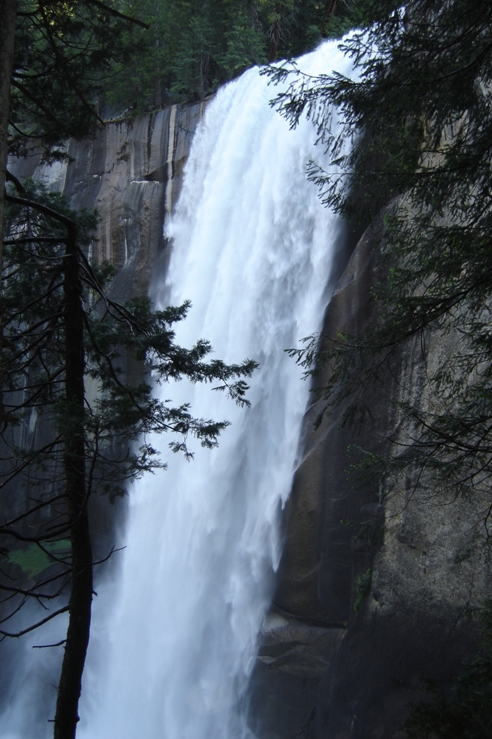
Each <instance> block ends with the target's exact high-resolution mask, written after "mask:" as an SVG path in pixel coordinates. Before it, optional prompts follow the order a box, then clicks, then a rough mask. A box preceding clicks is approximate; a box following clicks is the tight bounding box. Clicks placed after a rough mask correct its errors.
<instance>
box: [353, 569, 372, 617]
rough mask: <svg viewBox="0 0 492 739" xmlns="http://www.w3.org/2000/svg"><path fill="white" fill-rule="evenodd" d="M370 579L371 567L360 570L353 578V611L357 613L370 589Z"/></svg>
mask: <svg viewBox="0 0 492 739" xmlns="http://www.w3.org/2000/svg"><path fill="white" fill-rule="evenodd" d="M371 580H372V569H370V568H369V569H368V570H366V571H365V572H361V573H360V574H359V575H356V576H355V578H354V589H355V596H356V597H355V602H354V611H355V612H356V613H358V612H359V611H360V609H361V606H362V604H363V602H364V600H365V598H366V596H367V595H368V593H369V591H370V589H371Z"/></svg>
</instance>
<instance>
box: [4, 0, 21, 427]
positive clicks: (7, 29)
mask: <svg viewBox="0 0 492 739" xmlns="http://www.w3.org/2000/svg"><path fill="white" fill-rule="evenodd" d="M0 9H1V13H0V16H1V22H0V275H1V274H2V268H3V231H4V228H3V223H4V213H5V170H6V167H7V156H8V127H9V112H10V81H11V79H12V72H13V69H14V42H15V22H16V15H17V0H2V1H1V3H0ZM1 290H2V287H1V282H0V295H1ZM2 323H3V322H2V316H1V314H0V373H1V371H2V353H3V352H2V350H3V341H2V338H3V336H2V329H1V326H2ZM4 415H5V414H4V408H3V397H2V395H1V393H0V423H1V422H2V421H3V420H4Z"/></svg>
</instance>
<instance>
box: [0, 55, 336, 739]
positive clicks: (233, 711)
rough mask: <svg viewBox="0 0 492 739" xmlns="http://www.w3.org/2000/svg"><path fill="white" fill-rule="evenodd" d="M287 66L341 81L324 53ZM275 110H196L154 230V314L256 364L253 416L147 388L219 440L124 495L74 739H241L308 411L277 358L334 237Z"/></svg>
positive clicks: (182, 335) (220, 102)
mask: <svg viewBox="0 0 492 739" xmlns="http://www.w3.org/2000/svg"><path fill="white" fill-rule="evenodd" d="M299 64H300V67H301V69H303V70H304V71H306V72H308V73H311V74H319V73H322V72H330V71H331V70H332V69H337V70H338V71H340V72H342V73H343V72H344V71H347V70H348V69H349V62H348V61H347V59H345V57H344V56H343V54H342V53H341V52H340V51H339V50H338V49H337V45H336V43H333V42H327V43H325V44H323V45H322V46H321V47H320V48H319V49H318V50H317V51H315V52H313V53H312V54H309V55H306V56H305V57H303V58H302V59H301V60H299ZM275 94H276V90H275V88H272V87H271V86H269V85H268V81H267V79H266V78H265V77H262V76H260V75H259V73H258V70H257V69H252V70H249V71H248V72H246V73H245V74H244V75H243V76H242V77H241V78H240V79H238V80H236V81H234V82H232V83H230V84H228V85H227V86H225V87H224V88H223V89H221V90H219V92H218V93H217V95H216V96H215V98H214V100H213V101H212V102H211V103H210V104H209V106H208V108H207V111H206V114H205V117H204V120H203V122H202V124H201V125H200V127H199V130H198V132H197V133H196V135H195V139H194V142H193V146H192V151H191V154H190V157H189V161H188V163H187V168H186V172H185V179H184V185H183V190H182V193H181V196H180V200H179V203H178V205H177V209H176V212H175V214H174V216H173V217H172V219H171V221H170V224H169V225H168V227H167V235H168V236H169V237H171V238H172V241H173V246H172V256H171V261H170V266H169V270H168V274H167V276H166V277H165V278H163V279H162V281H160V280H158V279H156V281H155V285H154V288H153V292H154V297H155V300H156V303H157V304H158V305H159V304H161V305H164V304H168V303H171V304H176V305H178V304H181V303H182V302H183V301H184V300H186V299H189V300H191V302H192V308H191V309H190V312H189V315H188V317H187V318H186V320H185V321H183V322H182V324H180V325H179V327H178V330H177V336H176V339H177V341H178V343H180V344H183V345H186V346H189V345H191V344H192V343H194V342H195V341H196V340H197V339H198V338H206V339H208V340H210V342H211V344H212V346H213V348H214V355H215V356H216V357H219V358H221V359H224V360H225V361H227V362H240V361H241V360H243V359H245V358H252V359H256V360H257V361H258V362H259V364H260V368H259V370H258V371H257V372H256V373H255V375H254V377H253V378H252V380H251V383H250V384H251V387H250V391H249V393H248V398H249V400H250V401H251V406H250V407H249V408H246V409H244V408H238V407H236V406H235V405H234V404H233V402H232V401H231V400H230V399H228V398H227V397H226V396H225V395H224V394H223V393H218V392H214V391H213V390H212V389H211V387H210V386H202V385H190V384H186V383H184V382H182V383H178V384H175V385H174V384H167V385H164V386H163V387H159V388H158V392H162V393H163V396H164V397H166V398H172V401H173V403H174V404H180V403H184V402H189V403H190V404H191V409H192V412H193V414H194V415H195V416H199V417H203V418H214V419H217V420H221V419H228V420H229V421H231V424H230V426H229V427H228V428H227V429H226V430H225V431H224V432H223V434H222V435H221V437H220V444H219V447H218V448H217V449H214V450H212V451H210V450H205V449H201V448H200V447H199V445H198V444H197V445H196V448H194V449H193V451H194V453H195V457H194V460H193V461H191V462H187V461H186V460H185V459H183V458H182V457H180V456H179V455H173V454H171V453H169V451H168V448H167V445H168V443H169V439H166V438H165V436H162V437H158V438H156V439H152V445H153V446H155V447H157V448H159V449H160V450H161V451H162V454H163V456H164V457H165V458H166V460H167V462H168V469H167V470H166V471H159V473H158V474H155V475H147V476H145V477H144V478H143V479H142V480H141V481H139V482H138V483H137V484H135V485H134V486H133V488H132V489H131V490H130V491H129V492H130V498H129V514H128V521H127V525H126V530H125V532H124V533H123V535H122V543H124V545H125V547H126V548H125V549H124V551H123V552H121V553H119V554H117V555H115V556H117V557H118V565H117V567H116V568H113V575H114V577H113V578H112V580H111V581H110V582H106V583H102V584H101V585H100V587H99V595H98V597H97V598H96V600H95V602H94V619H93V629H92V637H91V645H90V651H89V657H88V664H87V669H86V673H85V678H84V689H83V696H82V705H81V709H80V714H81V717H82V719H81V722H80V725H79V730H78V734H77V736H78V737H80V739H115V737H118V739H137V738H138V739H251V737H252V736H253V735H252V733H251V731H250V730H249V728H248V726H247V719H246V710H245V705H246V691H247V686H248V680H249V677H250V674H251V671H252V667H253V664H254V660H255V654H256V649H257V641H258V634H259V631H260V628H261V625H262V621H263V619H264V617H265V613H266V611H267V609H268V606H269V602H270V599H271V596H272V585H273V577H274V572H275V569H276V568H277V566H278V562H279V557H280V554H281V541H280V533H279V531H280V528H279V524H280V514H281V510H282V507H283V505H284V503H285V501H286V499H287V496H288V494H289V491H290V486H291V481H292V475H293V472H294V470H295V466H296V461H297V456H298V453H299V450H298V446H299V437H300V432H301V425H302V418H303V414H304V411H305V409H306V404H307V402H308V394H309V388H308V386H307V384H306V383H305V382H302V381H301V371H300V369H299V368H298V367H297V366H296V364H295V362H294V361H293V360H292V359H290V358H289V357H288V356H287V354H286V353H285V352H284V349H286V348H289V347H293V346H297V345H298V344H299V342H300V340H301V339H302V338H303V337H304V336H306V335H309V334H311V333H312V332H314V331H317V330H319V328H320V324H321V321H322V318H323V313H324V309H325V306H326V303H327V300H328V298H329V290H330V276H331V275H332V268H333V261H334V253H335V246H336V240H337V237H338V235H339V224H338V222H337V220H336V218H335V217H334V216H333V214H331V213H330V212H329V211H328V210H327V209H325V208H323V207H322V205H321V203H320V202H319V199H318V196H317V191H316V188H315V187H314V185H313V184H311V183H309V182H308V181H307V179H306V175H305V168H306V164H307V162H308V161H309V159H311V158H316V160H317V161H318V162H320V160H322V151H321V150H320V149H316V150H315V138H316V133H315V131H314V128H313V126H312V125H311V124H310V123H309V122H307V121H305V120H304V121H301V124H300V125H299V127H298V128H297V129H296V130H295V131H290V130H289V127H288V125H287V123H286V121H285V120H283V119H282V118H281V117H280V116H279V115H278V113H276V112H275V111H274V110H273V109H272V108H271V107H270V106H269V100H270V99H271V98H272V97H274V96H275ZM333 125H336V121H335V120H334V122H333ZM321 163H322V162H321ZM115 569H116V574H115V573H114V570H115ZM41 733H42V731H41V732H40V734H39V735H40V736H41ZM4 736H5V735H4ZM9 736H10V735H9ZM12 736H14V734H12ZM23 739H24V738H23ZM25 739H27V735H26V738H25Z"/></svg>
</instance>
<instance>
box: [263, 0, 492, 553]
mask: <svg viewBox="0 0 492 739" xmlns="http://www.w3.org/2000/svg"><path fill="white" fill-rule="evenodd" d="M370 6H371V8H372V11H371V12H372V13H373V17H374V18H375V19H376V22H375V23H374V25H372V26H371V28H370V29H368V31H367V32H366V33H356V34H355V35H353V36H352V37H351V38H350V39H349V40H348V41H346V43H345V48H346V52H347V53H348V54H350V55H351V56H352V57H353V58H354V60H355V64H356V66H357V67H358V70H359V73H360V79H359V81H357V82H353V81H351V80H349V79H346V78H344V77H341V76H339V75H326V76H322V77H320V78H318V79H316V80H313V79H310V78H305V77H303V75H302V74H300V73H299V72H297V70H293V71H290V72H289V70H288V68H287V69H285V70H279V71H278V72H277V73H276V74H275V75H274V78H279V77H285V76H287V75H289V74H290V75H291V77H290V79H291V87H290V90H288V91H287V92H286V93H283V94H281V95H279V96H278V98H277V105H278V107H279V109H280V110H281V112H282V113H283V114H284V115H285V116H286V117H287V118H288V119H289V120H290V122H291V123H292V125H295V124H296V123H297V121H298V120H299V117H300V116H301V115H302V114H303V113H307V115H308V116H309V117H310V118H311V119H312V121H313V123H314V124H315V125H316V126H317V127H318V132H319V136H320V142H321V143H323V144H324V145H325V146H327V147H328V148H329V150H330V151H331V154H332V158H333V162H334V163H336V164H337V165H338V167H340V168H341V173H340V172H338V171H336V170H334V172H333V173H330V172H324V171H321V170H320V169H319V168H317V167H316V165H315V164H314V163H313V164H312V165H311V167H310V176H311V178H312V179H313V180H314V181H315V182H316V183H317V184H318V186H319V187H320V191H321V195H322V197H323V199H324V201H325V202H326V203H329V204H330V205H331V206H332V207H334V208H335V209H336V210H337V211H338V212H339V213H341V214H342V215H343V216H345V217H346V218H348V219H350V220H352V222H354V221H355V222H358V223H359V225H360V226H365V225H368V224H369V223H370V222H371V220H372V219H373V218H375V217H376V216H377V215H378V214H379V213H381V209H382V208H385V211H384V213H385V215H384V225H385V233H384V240H383V248H382V254H381V255H380V264H379V267H378V269H379V274H380V275H384V276H383V277H382V278H381V279H380V280H379V283H378V284H377V286H376V289H375V292H374V297H375V300H376V302H377V307H378V321H377V323H376V324H375V325H374V327H373V328H372V329H371V331H370V333H369V334H367V335H358V336H345V335H340V336H338V337H336V338H335V339H334V340H333V341H332V345H331V348H329V349H328V350H327V351H323V352H320V350H319V342H318V337H311V339H310V340H308V341H307V343H306V345H305V346H304V347H303V348H301V349H300V350H295V351H293V352H292V354H293V355H294V356H295V357H296V358H297V360H298V361H299V362H301V363H302V364H303V365H304V366H305V368H306V372H307V374H308V375H313V374H317V372H318V371H319V368H320V367H321V366H323V365H325V364H326V363H327V362H328V363H330V367H331V368H332V374H331V378H330V381H329V383H328V384H327V385H326V386H325V387H324V388H323V389H322V391H321V395H322V397H323V398H324V399H325V401H326V404H327V408H329V407H332V406H333V405H334V404H337V403H339V402H340V400H341V399H343V398H346V397H348V396H352V397H356V396H357V394H358V393H360V392H361V390H362V389H363V388H364V387H367V386H369V385H371V384H373V383H375V382H376V383H377V382H378V381H380V380H382V379H383V378H387V377H388V374H387V373H388V369H391V366H392V362H393V360H395V361H397V360H398V357H399V353H400V351H401V350H402V349H403V348H404V347H405V346H407V345H408V344H409V343H410V342H412V341H413V340H414V339H415V338H416V337H420V339H421V346H422V347H425V336H426V333H427V332H430V331H439V332H441V335H444V336H450V337H451V336H452V337H453V341H452V342H451V343H450V346H451V345H452V346H453V351H452V353H451V355H450V356H449V357H448V358H447V361H446V363H445V364H442V365H441V366H440V367H439V368H438V369H436V370H435V371H433V372H430V371H429V372H428V375H427V377H426V383H427V386H426V392H427V393H428V394H429V402H428V408H429V409H431V408H432V410H426V409H422V408H420V407H414V406H411V405H410V404H408V405H407V406H405V407H403V408H402V409H401V410H402V411H403V412H404V415H405V417H406V422H407V429H408V431H407V438H406V440H405V439H404V440H403V441H402V439H401V438H399V439H398V444H397V445H395V446H394V447H393V454H392V455H390V460H389V462H388V461H387V460H381V459H379V458H378V459H376V460H375V461H376V467H377V469H376V470H375V473H377V475H378V477H380V476H381V475H384V473H385V471H386V472H390V471H392V470H393V471H397V472H399V473H401V471H402V470H405V471H406V472H407V473H408V474H409V476H410V479H417V480H418V481H419V484H421V483H422V482H423V481H424V479H427V480H429V479H430V477H431V476H432V477H433V479H434V484H435V481H436V479H437V481H438V482H437V484H438V489H439V490H441V491H442V492H443V493H449V494H450V495H452V496H457V495H458V496H461V495H463V496H473V495H480V496H484V498H485V500H486V499H487V497H488V498H490V490H491V484H490V483H491V473H492V466H491V464H492V456H491V452H492V446H491V441H492V437H491V433H492V379H491V378H492V376H491V366H492V341H491V332H490V325H491V324H490V305H491V302H492V270H491V268H490V264H491V255H492V236H491V234H492V229H491V226H492V209H491V204H492V203H491V196H490V192H491V187H492V174H491V171H492V170H491V156H492V155H491V151H492V147H491V141H492V110H491V108H490V94H489V90H490V89H491V85H492V79H491V76H492V74H491V69H492V41H491V33H492V6H491V5H490V3H488V2H485V1H484V0H482V2H471V0H465V2H463V0H454V1H451V2H448V3H446V4H445V5H442V3H440V2H437V1H436V0H412V1H411V2H409V3H407V4H406V8H405V11H404V12H403V11H402V10H399V9H395V3H394V2H392V1H391V0H374V2H372V3H370ZM333 104H335V105H337V106H338V107H339V108H341V109H342V110H343V112H344V115H345V124H344V126H343V127H342V130H341V132H340V133H339V134H338V135H337V136H336V137H333V136H332V134H331V132H330V129H329V120H330V106H331V105H333ZM347 138H351V139H352V140H353V141H354V147H353V149H352V151H351V153H350V154H348V155H343V154H342V147H343V143H344V141H345V140H346V139H347ZM423 351H424V353H425V349H423ZM469 378H472V379H471V381H469ZM382 462H383V466H384V467H385V469H382V467H381V463H382ZM490 510H492V509H490V508H489V507H488V506H486V505H485V507H484V517H483V522H482V523H483V533H484V535H485V537H486V538H487V539H488V536H489V534H488V531H489V516H490Z"/></svg>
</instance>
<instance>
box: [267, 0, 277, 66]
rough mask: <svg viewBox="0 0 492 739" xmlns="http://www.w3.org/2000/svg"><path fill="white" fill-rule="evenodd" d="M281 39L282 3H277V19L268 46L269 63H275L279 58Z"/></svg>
mask: <svg viewBox="0 0 492 739" xmlns="http://www.w3.org/2000/svg"><path fill="white" fill-rule="evenodd" d="M279 40H280V3H277V4H276V5H275V20H274V21H273V25H272V28H271V31H270V45H269V47H268V63H269V64H273V62H274V61H275V59H276V58H277V49H278V42H279Z"/></svg>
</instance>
